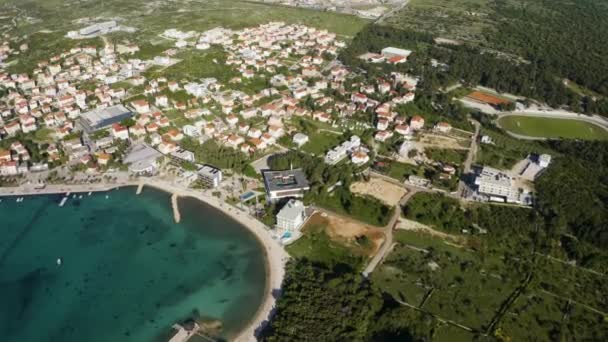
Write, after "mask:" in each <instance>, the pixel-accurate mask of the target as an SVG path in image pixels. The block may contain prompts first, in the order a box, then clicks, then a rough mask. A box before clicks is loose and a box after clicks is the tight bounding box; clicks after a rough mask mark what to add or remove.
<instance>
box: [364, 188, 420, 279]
mask: <svg viewBox="0 0 608 342" xmlns="http://www.w3.org/2000/svg"><path fill="white" fill-rule="evenodd" d="M417 192H418V190H410V191H409V192H408V193H407V194H406V195H405V196H403V197H402V198H401V200H400V201H399V205H397V206H396V207H395V213H394V214H393V217H392V218H391V220H390V221H389V223H388V224H387V225H386V226H385V227H384V230H385V232H384V242H383V243H382V246H380V249H379V250H378V252H377V253H376V255H374V257H373V258H372V260H370V262H369V264H367V267H365V270H363V276H364V277H367V276H369V275H370V274H371V273H372V272H374V270H375V269H376V267H377V266H378V265H379V264H380V263H382V261H383V260H384V258H385V257H386V255H387V254H388V253H389V252H390V251H391V250H392V249H393V245H394V243H393V230H394V229H395V226H396V225H397V221H398V220H399V217H401V208H402V207H403V206H404V205H405V204H407V202H408V201H409V200H410V198H412V197H413V196H414V195H415V194H416V193H417Z"/></svg>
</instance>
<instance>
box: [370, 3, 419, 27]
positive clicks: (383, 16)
mask: <svg viewBox="0 0 608 342" xmlns="http://www.w3.org/2000/svg"><path fill="white" fill-rule="evenodd" d="M409 2H410V0H404V1H403V2H402V3H401V4H400V5H399V6H397V7H395V8H393V9H392V10H390V11H388V12H386V13H384V14H383V15H382V16H380V18H378V19H377V20H376V21H375V23H376V24H381V23H382V22H383V21H384V20H385V19H387V18H390V17H392V16H393V15H394V14H396V13H397V12H399V11H401V10H402V9H404V8H405V6H407V4H408V3H409Z"/></svg>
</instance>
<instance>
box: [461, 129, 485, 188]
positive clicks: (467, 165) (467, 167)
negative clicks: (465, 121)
mask: <svg viewBox="0 0 608 342" xmlns="http://www.w3.org/2000/svg"><path fill="white" fill-rule="evenodd" d="M471 122H472V123H473V125H474V126H475V134H473V137H471V139H472V142H471V148H470V149H469V153H468V154H467V159H466V160H465V161H464V165H463V175H467V174H469V173H470V172H471V166H472V165H473V162H475V159H476V158H477V148H478V147H479V146H478V143H477V141H478V138H479V131H480V129H481V124H480V123H479V122H478V121H477V120H471ZM465 189H466V184H465V182H464V181H463V180H462V179H461V180H460V182H458V191H456V193H457V194H458V196H461V197H463V198H464V197H465V196H464V191H465Z"/></svg>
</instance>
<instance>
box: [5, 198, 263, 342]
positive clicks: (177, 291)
mask: <svg viewBox="0 0 608 342" xmlns="http://www.w3.org/2000/svg"><path fill="white" fill-rule="evenodd" d="M80 195H82V199H78V198H76V199H73V198H72V196H70V199H69V200H68V201H67V202H66V203H65V205H64V206H63V207H59V202H60V201H61V198H62V197H63V195H50V196H29V197H25V200H24V201H23V202H21V203H17V202H16V200H15V199H16V198H15V197H13V198H10V197H8V198H7V197H5V198H3V200H2V203H0V303H1V305H0V340H1V341H4V342H13V341H20V342H21V341H63V342H70V341H90V342H96V341H100V342H101V341H138V342H139V341H166V340H167V336H169V332H170V327H171V325H172V324H173V323H176V322H178V321H180V320H183V319H185V318H188V317H191V316H192V315H193V313H196V314H199V315H201V316H205V317H212V318H216V319H220V320H221V321H222V322H223V323H224V330H225V332H224V336H229V335H231V334H234V333H236V332H237V331H238V330H240V329H242V328H243V327H244V326H245V325H246V324H247V323H248V322H249V320H250V319H251V318H252V317H253V316H254V315H255V313H256V311H257V309H258V308H259V306H260V305H261V303H262V300H263V293H264V287H265V281H266V279H265V278H266V274H265V260H264V254H263V249H262V247H261V246H260V245H259V243H258V241H257V240H256V239H255V237H254V236H253V235H252V234H251V233H250V232H249V231H247V229H246V228H245V227H242V226H240V225H239V224H238V223H237V222H235V221H233V220H231V219H230V218H229V217H227V216H225V215H224V214H223V213H221V212H219V211H217V210H215V209H213V208H211V207H209V206H207V205H205V204H203V203H201V202H199V201H198V200H196V199H190V198H185V199H180V200H179V207H180V212H181V218H182V219H181V223H179V224H176V223H174V221H173V213H172V210H171V202H170V194H167V193H165V192H162V191H159V190H155V189H151V188H147V187H146V188H145V189H144V191H143V192H142V194H141V195H139V196H138V195H136V194H135V188H134V187H128V188H123V189H119V190H113V191H109V192H100V193H93V194H92V195H91V196H88V195H87V193H81V194H78V196H80ZM106 196H109V198H106ZM58 258H61V259H62V263H61V265H58V264H57V259H58Z"/></svg>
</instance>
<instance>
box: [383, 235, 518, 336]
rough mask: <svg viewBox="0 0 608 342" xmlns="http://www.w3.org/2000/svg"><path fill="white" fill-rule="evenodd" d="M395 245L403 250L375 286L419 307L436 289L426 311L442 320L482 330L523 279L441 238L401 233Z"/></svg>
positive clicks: (396, 253)
mask: <svg viewBox="0 0 608 342" xmlns="http://www.w3.org/2000/svg"><path fill="white" fill-rule="evenodd" d="M396 241H398V243H399V244H398V245H397V246H396V247H395V248H394V249H393V251H392V252H391V254H390V255H389V256H388V258H387V259H386V261H385V262H384V264H383V265H382V266H381V268H380V269H379V270H378V272H377V274H375V275H374V278H373V280H374V282H375V283H376V284H377V285H378V286H380V287H381V288H382V289H384V290H386V291H387V292H388V293H390V294H391V295H393V296H395V297H396V298H399V299H401V300H405V301H407V302H409V303H410V304H413V305H417V306H419V305H420V304H421V300H422V298H423V297H424V296H425V294H426V293H428V291H429V290H430V289H434V290H433V292H432V295H431V296H430V297H429V298H428V299H427V300H426V302H425V303H424V306H423V309H425V310H428V311H430V312H432V313H434V314H436V315H438V316H440V317H442V318H445V319H451V320H454V321H456V322H459V323H462V324H465V325H467V326H470V327H472V328H477V329H481V328H482V327H483V326H484V325H486V324H487V323H488V322H489V321H490V319H491V318H492V317H493V315H494V313H495V312H496V310H497V309H498V308H499V307H500V305H501V303H502V302H503V301H504V300H505V299H506V298H507V297H508V296H509V295H510V294H511V292H512V291H513V290H514V289H515V287H516V286H517V285H518V284H519V281H520V279H519V276H518V275H517V274H512V271H510V270H509V269H508V267H506V265H505V264H503V263H502V262H499V263H498V265H496V264H495V262H496V260H494V259H493V260H491V261H490V260H486V259H485V258H483V257H481V256H480V255H479V254H478V253H476V252H472V251H469V250H465V249H463V248H458V247H454V246H451V245H447V244H445V243H444V242H443V240H442V239H440V238H437V237H432V236H430V235H424V234H420V233H415V232H402V231H398V232H396ZM410 246H413V247H410ZM415 248H421V249H424V250H426V252H425V251H421V250H416V249H415ZM496 266H499V267H500V268H499V269H496ZM482 270H483V271H482Z"/></svg>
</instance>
